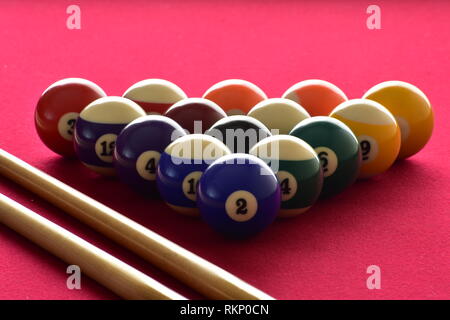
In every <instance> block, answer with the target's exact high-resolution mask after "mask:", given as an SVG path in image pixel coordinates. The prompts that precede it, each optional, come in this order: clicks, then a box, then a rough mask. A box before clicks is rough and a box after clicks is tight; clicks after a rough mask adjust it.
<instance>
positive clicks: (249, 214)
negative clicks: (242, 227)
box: [225, 190, 258, 222]
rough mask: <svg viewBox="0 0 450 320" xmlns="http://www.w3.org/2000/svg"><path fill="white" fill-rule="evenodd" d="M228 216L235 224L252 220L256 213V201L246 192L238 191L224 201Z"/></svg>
mask: <svg viewBox="0 0 450 320" xmlns="http://www.w3.org/2000/svg"><path fill="white" fill-rule="evenodd" d="M225 210H226V212H227V214H228V216H229V217H230V218H231V219H233V220H234V221H237V222H245V221H248V220H250V219H251V218H253V217H254V216H255V214H256V211H258V201H257V200H256V198H255V196H254V195H253V194H251V193H250V192H248V191H245V190H238V191H235V192H233V193H232V194H230V195H229V196H228V198H227V201H225Z"/></svg>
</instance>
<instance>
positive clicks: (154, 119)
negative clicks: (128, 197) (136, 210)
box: [113, 115, 185, 197]
mask: <svg viewBox="0 0 450 320" xmlns="http://www.w3.org/2000/svg"><path fill="white" fill-rule="evenodd" d="M184 135H185V132H184V130H183V129H182V128H181V127H180V125H179V124H177V123H176V122H175V121H173V120H172V119H170V118H167V117H164V116H159V115H148V116H144V117H139V118H137V119H136V120H134V121H132V122H131V123H129V124H128V125H127V126H126V127H125V128H124V129H123V130H122V132H120V134H119V136H118V137H117V140H116V147H115V149H114V156H113V163H114V166H115V168H116V172H117V175H118V177H119V179H120V180H121V181H124V182H125V183H127V184H128V185H130V186H131V187H133V188H134V189H135V190H137V191H139V192H140V193H142V194H144V195H147V196H152V197H153V196H156V195H157V194H158V192H157V190H156V169H157V167H158V162H159V159H160V157H161V153H162V152H164V150H165V149H166V147H167V146H168V145H169V144H170V143H171V142H172V141H174V140H175V139H177V138H179V137H182V136H184Z"/></svg>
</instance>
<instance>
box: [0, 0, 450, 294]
mask: <svg viewBox="0 0 450 320" xmlns="http://www.w3.org/2000/svg"><path fill="white" fill-rule="evenodd" d="M70 4H72V2H71V1H62V2H61V1H58V2H57V1H1V2H0V43H1V45H0V92H1V99H0V110H1V116H0V137H1V138H0V147H2V148H4V149H5V150H7V151H9V152H11V153H12V154H14V155H16V156H19V157H20V158H22V159H24V160H25V161H27V162H29V163H31V164H32V165H35V166H37V167H38V168H40V169H42V170H44V171H45V172H47V173H49V174H51V175H54V176H55V177H57V178H59V179H61V180H62V181H64V182H66V183H68V184H70V185H72V186H75V187H76V188H78V189H79V190H81V191H82V192H85V193H87V194H88V195H91V196H93V197H94V198H96V199H98V200H100V201H102V202H104V203H105V204H107V205H109V206H111V207H112V208H114V209H117V210H118V211H120V212H122V213H125V214H126V215H128V216H129V217H131V218H133V219H135V220H137V221H138V222H140V223H142V224H144V225H145V226H148V227H149V228H151V229H153V230H155V231H157V232H159V233H161V234H162V235H164V236H166V237H168V238H169V239H171V240H173V241H175V242H176V243H179V244H181V245H183V246H185V247H186V248H188V249H190V250H192V251H193V252H195V253H197V254H199V255H201V256H202V257H205V258H207V259H209V260H211V261H212V262H214V263H217V264H218V265H219V266H221V267H224V268H225V269H227V270H229V271H231V272H232V273H234V274H236V275H238V276H239V277H241V278H243V279H245V280H247V281H248V282H250V283H251V284H253V285H255V286H257V287H258V288H260V289H262V290H264V291H266V292H267V293H269V294H271V295H273V296H274V297H276V298H279V299H282V298H284V299H448V298H450V275H449V271H450V259H449V257H450V249H449V243H450V212H449V211H450V210H449V200H450V197H449V191H448V190H449V187H450V182H449V165H448V163H449V160H448V159H449V158H450V152H449V138H448V137H449V123H450V111H449V109H448V106H449V94H450V93H449V89H448V88H449V74H450V64H449V56H450V55H449V54H450V50H449V49H450V37H449V32H448V31H449V27H448V21H449V19H450V2H448V1H380V0H377V1H372V2H367V1H350V0H349V1H314V2H313V1H256V0H255V1H226V2H225V1H224V2H223V3H221V2H219V1H206V0H205V1H162V0H161V1H136V0H128V1H95V2H94V1H81V0H80V1H76V4H78V5H79V6H80V7H81V14H82V24H81V27H82V29H81V30H68V29H67V28H66V19H67V16H68V15H67V14H66V8H67V6H69V5H70ZM370 4H377V5H379V6H380V8H381V10H382V29H381V30H375V31H371V30H368V29H367V27H366V18H367V17H368V15H367V14H366V8H367V7H368V5H370ZM65 77H84V78H87V79H90V80H92V81H94V82H96V83H98V84H99V85H100V86H102V87H103V88H104V89H105V91H106V92H107V93H108V94H110V95H121V94H122V93H123V92H124V91H125V90H126V89H127V88H128V87H129V86H130V85H131V84H133V83H134V82H136V81H139V80H142V79H145V78H164V79H168V80H171V81H174V82H175V83H177V84H178V85H180V86H181V87H182V88H183V89H184V90H185V91H186V93H187V94H188V95H189V96H194V97H196V96H201V95H202V94H203V92H204V91H205V90H206V89H207V88H208V87H209V86H210V85H212V84H214V83H215V82H217V81H220V80H223V79H227V78H243V79H246V80H249V81H252V82H254V83H256V84H257V85H259V86H260V87H261V88H262V89H263V90H265V91H266V92H267V94H268V95H269V96H270V97H279V96H280V95H281V94H282V93H283V92H284V91H285V90H286V89H287V88H288V87H289V86H291V85H292V84H294V83H296V82H298V81H300V80H304V79H309V78H321V79H325V80H329V81H331V82H333V83H335V84H336V85H338V86H339V87H341V88H342V89H343V90H344V91H345V92H346V93H347V95H348V96H349V97H350V98H358V97H361V96H362V94H363V93H364V92H365V91H366V90H367V89H368V88H370V87H371V86H372V85H374V84H376V83H379V82H381V81H384V80H393V79H396V80H404V81H408V82H411V83H413V84H415V85H417V86H418V87H419V88H421V89H422V90H423V91H424V92H425V93H426V94H427V95H428V97H429V98H430V100H431V102H432V103H433V105H434V108H435V116H436V127H435V131H434V134H433V137H432V139H431V141H430V142H429V144H428V145H427V146H426V148H425V149H424V150H422V152H420V153H419V154H417V155H416V156H414V157H413V158H411V159H409V160H407V161H403V162H401V163H397V164H396V165H394V166H393V168H391V169H390V170H389V171H388V172H386V173H385V174H382V175H380V176H378V177H375V178H373V179H370V180H366V181H360V182H358V183H356V184H355V185H354V186H353V187H351V188H349V189H348V190H346V191H345V192H344V193H342V194H340V195H338V196H336V197H334V198H332V199H329V200H326V201H321V202H320V203H318V204H317V205H316V206H314V207H313V209H312V210H311V211H310V212H308V213H307V214H305V215H304V216H301V217H298V218H296V219H289V220H282V221H277V222H276V223H274V224H273V225H272V226H271V227H270V228H269V229H268V230H267V231H266V232H264V233H262V234H260V235H259V236H257V237H255V238H253V239H250V240H247V241H229V240H225V239H224V238H222V237H221V236H220V235H218V234H216V233H214V232H213V231H212V230H210V229H209V228H208V226H206V225H205V224H204V223H202V222H200V221H197V220H194V219H189V218H186V217H182V216H179V215H177V214H175V213H173V212H171V211H170V210H169V209H167V208H166V207H165V206H164V205H163V204H162V203H161V202H159V201H148V200H144V199H142V198H140V197H139V196H138V195H136V194H134V193H133V192H132V191H130V190H129V189H127V188H126V187H125V186H123V185H121V184H120V183H119V182H117V181H114V180H108V179H104V178H101V177H98V176H96V175H95V174H93V173H91V172H89V171H88V170H87V169H85V168H84V167H82V166H81V165H80V164H79V163H78V162H76V161H68V160H63V159H61V158H60V157H58V156H57V155H55V154H53V153H52V152H51V151H49V150H47V149H46V148H45V147H44V146H43V144H42V143H41V142H40V141H39V139H38V136H37V134H36V132H35V129H34V125H33V112H34V107H35V104H36V102H37V99H38V98H39V95H40V94H41V92H42V91H43V90H44V89H45V88H46V87H47V86H48V85H49V84H51V83H52V82H54V81H56V80H58V79H61V78H65ZM0 192H1V193H4V194H6V195H7V196H10V197H11V198H13V199H15V200H18V201H19V202H21V203H22V204H24V205H25V206H27V207H29V208H31V209H32V210H35V211H37V212H39V213H40V214H42V215H43V216H45V217H48V218H49V219H51V220H52V221H54V222H57V223H58V224H61V225H62V226H64V227H66V228H68V229H69V230H71V231H73V232H75V233H76V234H78V235H80V236H82V237H83V238H85V239H87V240H89V241H92V242H93V243H94V244H96V245H98V246H100V247H101V248H103V249H105V250H107V251H108V252H111V253H113V254H115V255H116V256H118V257H119V258H121V259H123V260H125V261H127V262H128V263H130V264H132V265H133V266H136V267H137V268H139V269H140V270H143V271H144V272H146V273H148V274H149V275H151V276H154V277H156V278H157V279H159V280H160V281H162V282H163V283H165V284H167V285H169V286H171V287H172V288H174V289H176V290H179V291H180V292H182V293H183V294H186V295H187V296H188V297H193V298H195V297H198V296H197V295H196V294H194V293H193V292H191V291H190V290H189V289H187V288H185V287H183V286H182V285H180V284H179V283H177V282H176V281H173V280H171V279H169V278H168V277H166V276H165V275H163V274H162V273H161V272H159V271H157V270H155V269H154V268H152V267H151V266H150V265H149V264H148V263H146V262H144V261H143V260H141V259H139V258H137V257H135V256H134V255H133V254H131V253H129V252H127V251H125V250H123V249H120V248H118V247H117V246H115V245H114V244H112V243H111V242H109V241H108V240H106V239H105V238H104V237H102V236H100V235H98V234H96V233H94V232H93V231H92V230H91V229H89V228H87V227H85V226H83V225H81V224H80V223H79V222H77V221H75V220H74V219H72V218H70V217H68V215H66V214H65V213H63V212H62V211H60V210H58V209H56V208H54V207H53V206H51V205H49V204H48V203H46V202H44V201H42V200H40V199H39V198H37V197H36V196H35V195H33V194H31V193H29V192H26V191H25V190H23V189H21V188H20V187H18V186H16V185H15V184H13V183H11V182H9V181H7V180H5V179H3V178H0ZM118 192H120V194H122V198H119V197H117V196H115V195H117V194H118ZM373 264H375V265H378V266H380V268H381V272H382V280H381V286H382V289H381V290H368V289H367V287H366V279H367V277H368V276H369V275H368V274H366V268H367V267H368V266H369V265H373ZM66 267H67V265H66V264H65V263H63V262H61V261H60V260H58V259H57V258H54V257H53V256H51V255H50V254H48V253H46V252H44V251H43V250H42V249H39V248H38V247H37V246H35V245H33V244H31V243H30V242H29V241H27V240H25V239H24V238H23V237H21V236H19V235H17V234H15V233H14V232H12V231H10V230H9V229H7V228H6V227H4V226H1V225H0V299H110V298H116V296H115V295H114V294H112V293H110V292H109V291H107V290H106V289H104V288H103V287H101V286H99V285H97V284H96V283H95V282H93V281H92V280H90V279H87V278H83V279H82V290H79V291H77V290H73V291H70V290H68V289H67V288H66V278H67V275H66V273H65V270H66Z"/></svg>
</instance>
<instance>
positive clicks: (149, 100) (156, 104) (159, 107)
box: [123, 79, 187, 114]
mask: <svg viewBox="0 0 450 320" xmlns="http://www.w3.org/2000/svg"><path fill="white" fill-rule="evenodd" d="M123 97H124V98H127V99H130V100H132V101H134V102H136V103H137V104H138V105H140V106H141V107H142V109H144V111H145V112H146V113H147V114H164V112H166V111H167V109H169V108H170V107H171V106H172V105H173V104H174V103H176V102H178V101H180V100H183V99H186V98H187V96H186V94H185V93H184V92H183V90H182V89H181V88H180V87H178V86H177V85H176V84H174V83H172V82H170V81H167V80H163V79H147V80H142V81H139V82H137V83H135V84H134V85H132V86H131V87H130V88H128V89H127V91H125V93H124V94H123Z"/></svg>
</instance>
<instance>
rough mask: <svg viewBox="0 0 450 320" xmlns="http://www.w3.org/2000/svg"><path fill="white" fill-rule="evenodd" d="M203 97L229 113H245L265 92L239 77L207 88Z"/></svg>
mask: <svg viewBox="0 0 450 320" xmlns="http://www.w3.org/2000/svg"><path fill="white" fill-rule="evenodd" d="M203 98H205V99H208V100H211V101H214V102H215V103H217V104H218V105H219V106H220V107H222V109H223V110H225V112H226V113H227V114H228V115H229V116H230V115H243V114H247V113H248V112H249V111H250V109H251V108H253V106H255V105H256V104H257V103H258V102H261V101H262V100H265V99H267V96H266V94H265V93H264V91H262V90H261V89H260V88H259V87H257V86H256V85H254V84H253V83H251V82H248V81H245V80H239V79H230V80H224V81H221V82H218V83H216V84H215V85H213V86H212V87H211V88H209V89H208V90H207V91H206V92H205V94H204V95H203Z"/></svg>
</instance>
